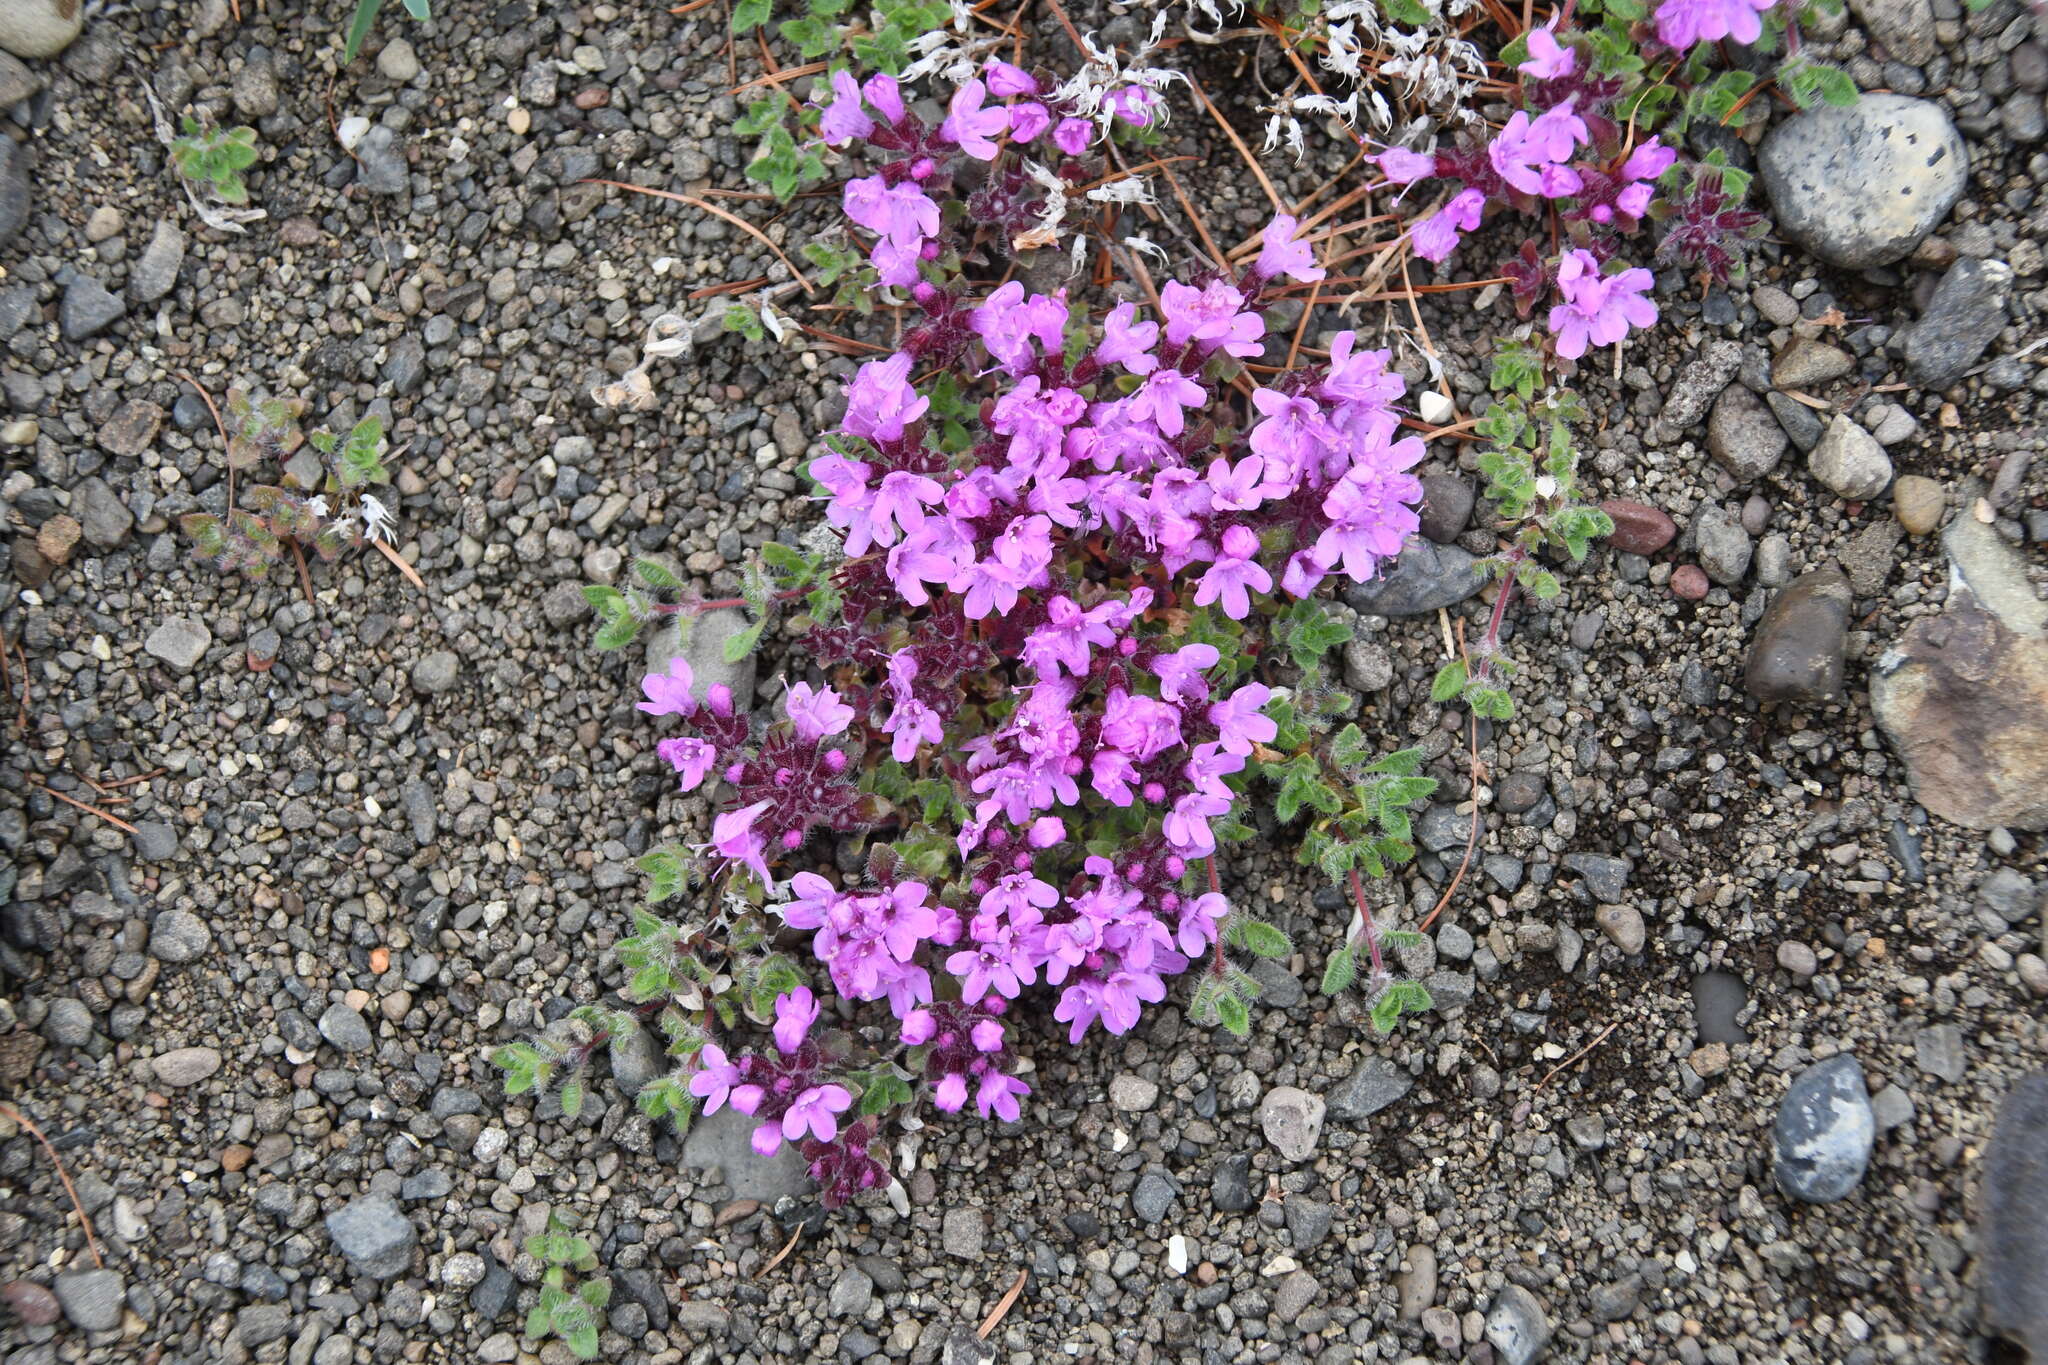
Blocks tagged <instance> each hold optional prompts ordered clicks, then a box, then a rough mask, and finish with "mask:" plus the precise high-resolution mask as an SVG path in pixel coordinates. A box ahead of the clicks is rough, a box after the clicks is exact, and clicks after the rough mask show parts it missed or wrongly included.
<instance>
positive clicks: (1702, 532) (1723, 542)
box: [1692, 502, 1756, 588]
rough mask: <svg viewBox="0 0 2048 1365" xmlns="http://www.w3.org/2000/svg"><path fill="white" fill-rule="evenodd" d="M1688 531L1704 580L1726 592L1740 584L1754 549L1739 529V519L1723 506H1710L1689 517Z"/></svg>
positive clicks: (1715, 504) (1736, 514)
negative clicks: (1703, 570) (1697, 555)
mask: <svg viewBox="0 0 2048 1365" xmlns="http://www.w3.org/2000/svg"><path fill="white" fill-rule="evenodd" d="M1692 531H1693V544H1694V547H1695V548H1696V549H1697V550H1698V552H1699V559H1700V567H1701V568H1703V569H1705V570H1706V571H1707V577H1709V578H1711V579H1713V580H1714V581H1715V582H1716V583H1719V584H1720V585H1721V586H1723V587H1726V588H1732V587H1734V586H1736V585H1737V584H1738V583H1740V582H1742V578H1743V575H1744V574H1747V573H1748V572H1749V560H1750V556H1751V555H1752V554H1754V553H1755V552H1756V547H1755V546H1753V545H1752V544H1751V543H1750V540H1749V532H1747V531H1745V530H1743V529H1742V518H1741V516H1740V515H1739V514H1738V513H1736V512H1735V511H1733V510H1732V509H1731V508H1729V507H1728V506H1726V505H1725V504H1723V503H1718V502H1710V503H1708V504H1706V505H1705V506H1704V507H1702V508H1700V510H1699V512H1698V513H1697V514H1696V515H1695V516H1694V517H1693V523H1692Z"/></svg>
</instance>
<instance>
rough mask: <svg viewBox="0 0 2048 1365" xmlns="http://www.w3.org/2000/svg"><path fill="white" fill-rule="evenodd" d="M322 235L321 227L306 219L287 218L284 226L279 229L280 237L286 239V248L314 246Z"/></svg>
mask: <svg viewBox="0 0 2048 1365" xmlns="http://www.w3.org/2000/svg"><path fill="white" fill-rule="evenodd" d="M322 235H323V234H322V233H321V231H320V225H319V224H318V223H316V222H314V221H313V220H312V219H311V218H304V217H300V218H287V219H285V220H284V226H283V227H281V228H279V229H278V236H279V237H281V238H283V239H284V244H285V245H286V246H313V245H316V244H317V243H318V242H319V241H320V238H321V236H322Z"/></svg>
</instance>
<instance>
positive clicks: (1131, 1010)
mask: <svg viewBox="0 0 2048 1365" xmlns="http://www.w3.org/2000/svg"><path fill="white" fill-rule="evenodd" d="M1165 998H1166V983H1165V982H1163V981H1161V980H1160V979H1159V976H1158V974H1157V973H1155V972H1134V971H1114V972H1111V973H1110V974H1109V975H1108V976H1107V977H1105V978H1104V979H1103V982H1102V993H1101V1001H1102V1025H1103V1027H1104V1028H1106V1029H1108V1030H1109V1031H1110V1032H1111V1033H1129V1032H1130V1031H1131V1030H1132V1029H1133V1028H1135V1027H1136V1026H1137V1023H1138V1011H1139V1009H1140V1007H1141V1005H1143V1004H1155V1005H1156V1004H1158V1003H1159V1002H1160V1001H1161V1000H1164V999H1165Z"/></svg>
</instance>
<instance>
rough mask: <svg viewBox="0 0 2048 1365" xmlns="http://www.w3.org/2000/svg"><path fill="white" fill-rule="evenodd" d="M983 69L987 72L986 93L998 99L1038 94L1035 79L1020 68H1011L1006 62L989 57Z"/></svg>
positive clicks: (1036, 80)
mask: <svg viewBox="0 0 2048 1365" xmlns="http://www.w3.org/2000/svg"><path fill="white" fill-rule="evenodd" d="M984 69H985V70H986V71H987V72H988V92H989V93H990V94H991V95H994V96H995V97H996V98H998V99H1008V98H1009V97H1010V96H1012V95H1035V94H1037V93H1038V79H1037V77H1035V76H1033V75H1032V74H1031V73H1030V72H1029V71H1026V70H1025V69H1024V68H1023V67H1021V66H1012V65H1011V64H1010V63H1008V62H1005V61H1000V60H997V59H996V58H993V57H991V58H990V59H989V63H988V66H987V67H986V68H984Z"/></svg>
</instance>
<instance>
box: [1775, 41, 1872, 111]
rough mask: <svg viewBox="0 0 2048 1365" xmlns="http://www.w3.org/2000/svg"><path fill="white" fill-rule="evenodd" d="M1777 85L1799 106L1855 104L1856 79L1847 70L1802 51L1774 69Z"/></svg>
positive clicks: (1808, 107) (1840, 106) (1845, 106)
mask: <svg viewBox="0 0 2048 1365" xmlns="http://www.w3.org/2000/svg"><path fill="white" fill-rule="evenodd" d="M1778 85H1779V88H1781V89H1782V90H1784V92H1785V93H1786V94H1788V95H1790V96H1791V97H1792V102H1793V103H1794V104H1797V105H1798V106H1799V107H1800V108H1801V109H1811V108H1813V107H1815V106H1816V105H1821V104H1829V105H1833V106H1835V107H1836V108H1847V107H1848V106H1850V105H1853V104H1854V103H1856V82H1855V81H1853V80H1851V79H1850V78H1849V73H1848V72H1846V71H1844V70H1842V69H1841V68H1840V67H1836V66H1829V65H1828V64H1827V63H1826V62H1817V61H1814V60H1813V59H1812V58H1811V57H1808V56H1807V55H1805V54H1804V53H1801V54H1800V55H1798V56H1796V57H1793V58H1791V59H1789V60H1788V61H1786V63H1785V64H1784V65H1783V66H1782V67H1780V68H1779V69H1778Z"/></svg>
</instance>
